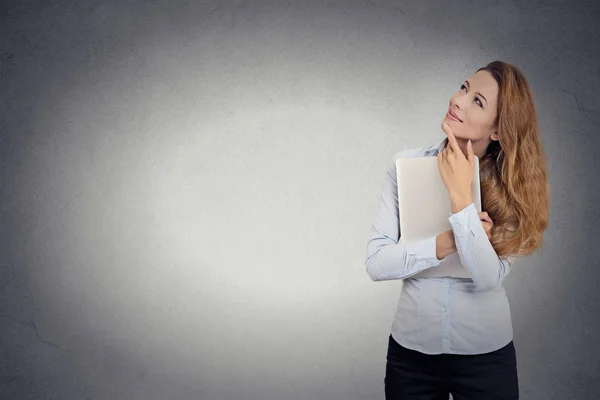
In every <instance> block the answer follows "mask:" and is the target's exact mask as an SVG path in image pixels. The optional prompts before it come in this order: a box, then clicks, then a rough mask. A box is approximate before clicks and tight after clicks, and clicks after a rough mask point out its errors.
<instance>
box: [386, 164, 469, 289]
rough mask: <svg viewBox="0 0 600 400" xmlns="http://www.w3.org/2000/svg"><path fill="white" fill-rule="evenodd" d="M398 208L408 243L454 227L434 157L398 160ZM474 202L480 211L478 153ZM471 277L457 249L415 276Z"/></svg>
mask: <svg viewBox="0 0 600 400" xmlns="http://www.w3.org/2000/svg"><path fill="white" fill-rule="evenodd" d="M396 176H397V184H398V207H399V208H398V210H399V215H400V242H401V243H406V242H411V241H416V240H421V239H425V238H428V237H431V236H436V235H439V234H440V233H442V232H445V231H448V230H450V229H452V225H450V221H448V218H449V217H450V216H451V215H452V209H451V206H450V196H449V194H448V189H446V186H445V185H444V182H443V181H442V178H441V176H440V173H439V170H438V160H437V157H435V156H427V157H401V158H398V159H397V160H396ZM471 193H472V195H473V202H474V203H475V208H476V209H477V211H478V212H481V187H480V181H479V158H478V157H477V156H475V168H474V171H473V183H472V185H471ZM445 276H451V277H458V278H470V277H471V276H470V274H469V272H468V271H467V270H466V269H465V268H464V267H463V265H462V263H461V262H460V257H459V256H458V253H457V252H454V253H452V254H450V255H449V256H447V257H446V258H445V259H444V261H443V262H442V263H440V265H439V266H438V267H434V268H428V269H426V270H425V271H422V272H420V273H419V274H416V275H413V276H412V277H413V278H425V277H445Z"/></svg>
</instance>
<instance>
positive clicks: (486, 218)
mask: <svg viewBox="0 0 600 400" xmlns="http://www.w3.org/2000/svg"><path fill="white" fill-rule="evenodd" d="M479 219H480V220H481V221H485V222H488V223H490V224H493V223H494V221H492V218H491V217H490V216H489V215H488V213H487V212H485V211H483V212H480V213H479Z"/></svg>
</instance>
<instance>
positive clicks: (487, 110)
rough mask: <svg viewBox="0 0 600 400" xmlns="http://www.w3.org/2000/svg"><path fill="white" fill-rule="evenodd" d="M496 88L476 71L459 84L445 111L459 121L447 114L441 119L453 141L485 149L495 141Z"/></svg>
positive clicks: (484, 74) (485, 74) (493, 81)
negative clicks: (452, 135)
mask: <svg viewBox="0 0 600 400" xmlns="http://www.w3.org/2000/svg"><path fill="white" fill-rule="evenodd" d="M497 100H498V84H497V83H496V80H495V79H494V78H493V77H492V75H491V74H490V73H489V72H487V71H479V72H476V73H475V74H474V75H472V76H470V77H469V78H468V79H467V80H466V81H465V82H463V83H462V85H461V87H460V88H459V90H458V91H456V93H454V94H453V95H452V96H451V97H450V104H449V109H450V110H452V112H454V114H456V116H457V117H458V118H459V119H460V121H457V120H455V119H453V118H452V117H451V116H450V115H449V113H447V114H446V116H445V117H444V121H443V122H447V123H448V125H450V129H452V133H453V134H454V135H455V136H456V138H457V139H463V140H464V141H467V140H469V139H470V140H471V142H472V143H473V145H476V143H477V142H480V141H481V143H479V144H480V145H483V146H478V147H484V148H485V147H487V145H488V144H489V143H490V142H491V141H492V140H498V135H497V130H496V127H495V126H494V125H493V123H494V120H495V119H496V107H497Z"/></svg>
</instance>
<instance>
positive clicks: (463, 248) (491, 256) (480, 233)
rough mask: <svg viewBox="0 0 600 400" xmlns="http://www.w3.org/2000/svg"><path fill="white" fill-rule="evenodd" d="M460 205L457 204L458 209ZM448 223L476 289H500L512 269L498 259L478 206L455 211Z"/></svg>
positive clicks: (469, 206) (472, 205)
mask: <svg viewBox="0 0 600 400" xmlns="http://www.w3.org/2000/svg"><path fill="white" fill-rule="evenodd" d="M460 204H461V203H460V202H457V204H456V205H457V206H460ZM453 207H454V205H453ZM449 220H450V224H451V225H452V229H453V232H454V238H455V244H456V251H457V253H458V255H459V257H460V260H461V263H462V265H463V266H464V267H465V269H466V270H467V271H469V273H470V275H471V278H472V279H473V282H474V283H475V285H476V286H477V287H478V288H479V289H481V290H491V289H494V288H496V287H498V286H500V285H501V284H502V282H503V280H504V277H505V276H506V275H507V274H508V272H509V271H510V265H509V264H508V263H506V262H503V261H501V260H500V259H499V258H498V255H497V254H496V251H495V250H494V248H493V246H492V244H491V243H490V241H489V239H488V238H487V234H486V233H485V230H484V228H483V225H482V224H481V221H480V219H479V215H478V213H477V210H476V209H475V204H474V203H470V204H469V205H467V206H466V207H463V209H460V210H457V211H453V214H452V216H450V218H449Z"/></svg>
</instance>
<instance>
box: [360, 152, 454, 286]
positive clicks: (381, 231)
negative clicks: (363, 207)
mask: <svg viewBox="0 0 600 400" xmlns="http://www.w3.org/2000/svg"><path fill="white" fill-rule="evenodd" d="M406 154H408V153H407V152H402V153H400V156H402V155H406ZM396 158H397V157H394V159H393V162H392V165H390V167H389V168H388V170H387V172H386V174H385V178H384V181H383V187H382V190H381V196H380V200H379V207H378V209H377V214H376V216H375V220H374V221H373V225H372V231H371V236H370V238H369V240H368V242H367V254H366V270H367V273H368V274H369V276H370V277H371V279H372V280H374V281H382V280H391V279H404V278H408V277H410V276H412V275H415V274H417V273H419V272H421V271H423V270H425V269H427V268H432V267H436V266H438V265H440V263H441V262H442V261H444V259H441V260H438V258H437V256H436V237H435V236H431V237H428V238H425V239H422V240H418V241H414V242H408V243H399V240H400V237H401V232H400V216H399V210H398V184H397V180H396Z"/></svg>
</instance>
